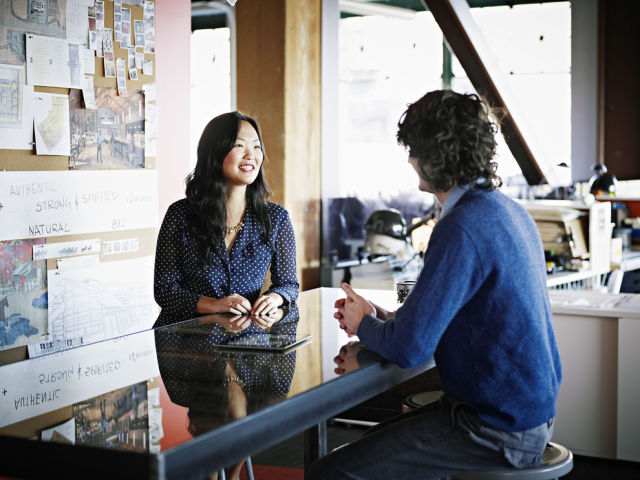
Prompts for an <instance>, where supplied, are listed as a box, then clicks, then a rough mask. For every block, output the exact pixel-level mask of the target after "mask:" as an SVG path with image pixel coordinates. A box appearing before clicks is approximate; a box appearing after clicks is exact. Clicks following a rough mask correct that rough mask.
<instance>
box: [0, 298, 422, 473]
mask: <svg viewBox="0 0 640 480" xmlns="http://www.w3.org/2000/svg"><path fill="white" fill-rule="evenodd" d="M363 293H365V294H366V296H368V297H369V298H371V299H372V300H377V302H378V303H379V304H381V305H383V306H389V307H393V303H394V293H393V292H381V291H366V292H363ZM341 296H342V294H341V291H340V290H339V289H334V288H320V289H315V290H310V291H307V292H303V293H302V294H301V295H300V298H299V300H298V302H297V304H296V307H294V308H290V309H284V310H283V315H282V318H280V319H279V321H277V322H275V323H273V324H272V325H270V326H266V325H264V324H263V323H261V322H260V321H251V320H250V319H238V318H236V319H232V318H230V317H229V316H226V315H212V316H207V317H201V318H199V319H192V320H189V321H186V322H181V323H178V324H174V325H171V326H168V327H162V328H158V329H155V330H149V331H145V332H140V333H136V334H133V335H128V336H126V337H121V338H119V339H112V340H106V341H103V342H98V343H94V344H91V345H85V346H82V347H79V348H75V349H71V350H67V351H64V352H60V353H57V354H51V355H48V356H44V357H40V358H36V359H30V360H24V361H22V362H17V363H13V364H10V365H5V366H2V367H0V387H2V388H3V389H6V390H7V392H6V393H4V394H3V395H2V396H1V397H0V451H2V452H3V454H2V456H3V460H2V462H0V475H6V476H11V477H15V478H34V477H35V478H42V477H44V476H45V475H47V476H48V475H53V476H58V475H59V476H62V477H64V478H118V477H126V478H129V477H136V478H152V479H170V478H171V479H173V478H176V479H177V478H180V479H185V478H193V479H198V480H200V479H203V478H205V477H206V476H208V475H209V474H211V473H212V472H215V471H217V470H219V469H220V468H222V467H224V466H228V465H231V464H233V463H235V462H238V461H239V460H241V459H243V458H245V457H247V456H248V455H252V454H255V453H257V452H260V451H262V450H264V449H266V448H268V447H270V446H272V445H275V444H277V443H279V442H281V441H283V440H286V439H287V438H290V437H292V436H294V435H296V434H299V433H300V432H305V439H306V442H305V443H306V446H305V464H308V463H310V462H312V461H313V460H315V459H316V458H318V457H319V456H321V455H324V454H325V453H326V438H325V427H324V425H325V423H324V422H325V421H326V420H327V419H330V418H332V417H334V416H336V415H337V414H339V413H340V412H343V411H345V410H347V409H349V408H351V407H353V406H355V405H357V404H359V403H361V402H363V401H365V400H367V399H369V398H371V397H373V396H375V395H377V394H379V393H381V392H383V391H385V390H387V389H389V388H390V387H393V386H395V385H397V384H399V383H401V382H404V381H405V380H408V379H410V378H412V377H414V376H416V375H418V374H419V373H421V372H423V371H425V370H427V369H429V368H431V367H432V366H433V364H432V363H431V362H430V363H428V364H425V365H423V366H421V367H417V368H414V369H402V368H399V367H397V366H396V365H393V364H391V363H388V362H386V361H384V360H382V359H380V358H379V357H377V356H375V355H373V354H366V351H363V352H360V353H361V354H360V355H359V356H357V357H355V358H353V359H352V361H350V362H349V363H348V368H347V371H346V372H345V373H344V374H341V375H338V374H336V373H335V372H334V368H335V364H334V362H333V358H334V357H335V356H336V355H337V354H338V352H339V350H340V348H341V347H342V346H343V345H345V344H347V343H348V342H350V341H353V340H354V339H353V338H348V337H347V335H346V334H345V333H344V332H343V331H342V330H340V329H339V327H338V324H337V321H336V320H335V319H334V318H333V313H334V311H335V310H334V308H333V304H334V302H335V300H336V299H337V298H339V297H341ZM262 327H267V328H266V330H265V329H264V328H262ZM307 336H309V337H310V341H308V342H306V343H303V344H301V345H298V346H297V347H295V348H293V349H290V350H287V348H286V347H283V346H282V345H280V343H274V339H277V340H278V342H284V344H283V345H286V344H288V343H290V342H291V341H293V340H294V339H295V338H303V337H307ZM362 353H365V355H362ZM141 381H142V383H140V382H141ZM145 381H146V384H145V383H144V382H145ZM232 384H235V386H233V385H232ZM132 385H133V386H135V387H132ZM141 385H142V386H141ZM145 385H146V386H145ZM238 386H240V387H241V388H242V392H241V395H242V398H243V400H242V401H241V402H238V401H237V397H236V396H233V395H231V392H232V391H234V392H235V391H238V390H237V389H238ZM123 388H124V390H119V389H123ZM233 389H235V390H233ZM116 390H117V391H119V392H122V391H124V392H126V395H125V394H121V395H120V396H119V397H117V398H116V397H114V398H116V400H114V403H115V407H113V408H112V407H108V406H107V403H106V401H103V400H100V402H99V406H98V405H97V404H96V403H95V402H94V403H91V399H95V398H100V399H101V398H103V397H102V396H103V395H104V394H107V393H108V392H113V391H116ZM0 393H1V392H0ZM144 395H148V396H144ZM16 402H17V403H16ZM72 405H75V407H72ZM85 407H86V410H82V409H83V408H85ZM147 407H148V412H147V411H146V410H145V413H146V415H147V417H145V416H143V415H142V414H141V415H140V416H139V415H138V414H139V413H142V411H143V410H144V409H146V408H147ZM98 408H99V410H98ZM92 409H93V410H92ZM152 410H153V411H154V415H151V413H152ZM94 411H95V412H98V411H101V412H102V419H100V418H95V415H93V417H92V416H91V412H94ZM78 412H80V413H82V412H85V415H84V416H83V415H82V414H79V413H78ZM122 412H126V414H121V413H122ZM118 415H119V416H118ZM73 417H75V418H76V420H75V433H76V444H75V445H67V444H64V443H54V442H45V441H40V440H31V439H30V438H33V437H34V436H35V435H36V434H37V432H38V431H40V430H42V429H46V428H50V427H52V426H54V425H56V424H59V423H61V422H63V421H65V420H69V419H70V418H73ZM152 417H153V419H152ZM78 418H81V419H82V420H78ZM145 418H148V420H147V421H148V424H144V421H145ZM160 418H161V420H160ZM154 422H155V423H156V424H155V425H153V423H154ZM145 428H146V430H145ZM140 432H142V433H140ZM160 437H161V438H160ZM80 443H83V444H82V445H81V444H80ZM150 445H151V448H150ZM150 450H151V452H152V453H150Z"/></svg>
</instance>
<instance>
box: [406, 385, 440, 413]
mask: <svg viewBox="0 0 640 480" xmlns="http://www.w3.org/2000/svg"><path fill="white" fill-rule="evenodd" d="M442 395H444V392H443V391H442V390H432V391H429V392H419V393H412V394H411V395H409V396H408V397H407V398H405V399H404V402H402V412H403V413H406V412H408V411H409V410H414V409H416V408H420V407H424V406H425V405H428V404H430V403H433V402H437V401H438V400H439V399H440V397H441V396H442Z"/></svg>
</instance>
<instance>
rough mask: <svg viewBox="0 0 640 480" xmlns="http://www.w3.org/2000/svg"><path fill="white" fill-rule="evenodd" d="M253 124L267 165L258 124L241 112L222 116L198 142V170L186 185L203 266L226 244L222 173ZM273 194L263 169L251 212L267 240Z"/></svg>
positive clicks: (249, 196) (249, 197) (251, 192)
mask: <svg viewBox="0 0 640 480" xmlns="http://www.w3.org/2000/svg"><path fill="white" fill-rule="evenodd" d="M243 120H244V121H245V122H249V124H251V126H252V127H253V128H254V129H255V131H256V133H257V134H258V138H259V139H260V146H261V148H262V153H263V157H264V158H263V162H262V165H264V162H265V161H266V159H267V155H266V153H265V151H264V144H263V142H262V136H261V134H260V128H259V127H258V122H256V121H255V120H254V119H253V118H251V117H249V116H247V115H245V114H243V113H241V112H229V113H223V114H222V115H218V116H217V117H215V118H214V119H213V120H211V121H210V122H209V123H208V124H207V126H206V127H205V128H204V130H203V132H202V135H201V136H200V141H199V142H198V161H197V163H196V168H195V169H194V170H193V172H191V173H190V174H189V175H188V176H187V178H186V180H185V182H186V185H187V188H186V196H187V200H188V202H189V205H190V206H191V214H192V215H191V217H192V223H193V233H194V235H195V237H196V239H197V240H198V244H199V247H200V251H199V254H200V255H199V257H200V261H201V263H203V264H205V265H206V264H208V263H209V260H208V259H209V254H210V253H211V251H212V250H213V249H215V246H216V245H218V244H219V242H220V240H224V231H225V227H226V225H227V203H226V198H227V182H226V179H225V177H224V175H223V173H222V164H223V163H224V159H225V157H226V156H227V154H228V153H229V152H230V151H231V149H232V148H233V146H234V145H235V142H236V139H237V136H238V130H239V129H240V122H241V121H243ZM270 193H271V190H270V189H269V187H268V186H267V183H266V181H265V178H264V174H263V168H262V166H261V167H260V170H259V172H258V176H257V178H256V179H255V181H254V182H253V183H251V184H250V185H248V186H247V193H246V202H247V209H251V210H253V212H254V214H255V215H256V217H257V218H258V221H259V222H260V224H261V225H262V227H263V228H264V233H265V240H266V239H267V238H268V236H269V233H270V232H271V219H270V218H269V212H268V208H267V198H268V196H269V194H270Z"/></svg>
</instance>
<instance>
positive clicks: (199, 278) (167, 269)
mask: <svg viewBox="0 0 640 480" xmlns="http://www.w3.org/2000/svg"><path fill="white" fill-rule="evenodd" d="M267 205H268V212H269V216H270V218H271V225H272V230H271V233H270V235H269V242H268V243H267V242H265V241H264V229H263V227H262V225H261V224H260V222H259V221H258V218H257V216H256V215H255V213H254V212H253V210H252V209H250V208H249V207H247V210H246V212H245V215H244V228H243V229H242V230H240V233H239V234H238V236H237V237H236V240H235V242H234V244H233V246H232V247H231V250H230V251H229V252H228V251H227V249H226V247H225V245H224V240H223V239H220V240H219V245H218V246H217V247H218V248H216V249H215V250H216V251H213V250H214V249H212V252H211V254H210V257H209V265H207V266H206V267H203V266H202V265H201V264H199V262H198V251H199V250H198V244H197V241H196V239H195V238H194V236H193V234H192V233H191V229H190V225H189V224H188V222H189V220H188V215H189V211H190V210H189V209H190V207H189V204H188V203H187V199H186V198H183V199H182V200H178V201H177V202H175V203H173V204H172V205H171V206H170V207H169V209H168V210H167V213H166V215H165V217H164V220H163V222H162V226H161V227H160V232H159V234H158V243H157V246H156V258H155V274H154V296H155V299H156V302H157V303H158V305H160V307H161V308H162V311H161V313H160V316H159V317H158V320H157V321H156V323H155V325H154V326H160V325H166V324H168V323H173V322H177V321H182V320H187V319H189V318H193V317H196V316H197V315H198V314H197V313H196V306H197V304H198V300H199V298H200V297H201V296H207V297H211V298H224V297H227V296H229V295H231V294H233V293H237V294H238V295H242V296H243V297H245V298H246V299H247V300H249V302H251V303H252V304H253V302H255V301H256V299H257V298H258V297H259V296H260V290H261V288H262V285H263V283H264V280H265V277H266V274H267V269H268V268H269V266H271V286H270V287H269V289H268V290H267V292H275V293H277V294H279V295H280V296H281V297H282V298H283V299H284V301H285V304H286V303H291V302H293V301H294V300H295V299H296V298H297V297H298V292H299V289H300V285H299V283H298V278H297V275H296V242H295V236H294V232H293V226H292V225H291V220H290V218H289V214H288V213H287V211H286V210H285V209H284V208H283V207H282V206H280V205H277V204H275V203H272V202H267Z"/></svg>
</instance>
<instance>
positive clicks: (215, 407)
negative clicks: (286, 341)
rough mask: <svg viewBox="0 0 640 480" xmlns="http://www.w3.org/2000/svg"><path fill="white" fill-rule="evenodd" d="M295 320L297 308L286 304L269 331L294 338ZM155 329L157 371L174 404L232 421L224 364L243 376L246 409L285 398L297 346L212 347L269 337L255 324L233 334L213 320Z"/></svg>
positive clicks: (289, 386) (296, 324) (251, 409)
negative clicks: (282, 350) (242, 350)
mask: <svg viewBox="0 0 640 480" xmlns="http://www.w3.org/2000/svg"><path fill="white" fill-rule="evenodd" d="M298 319H299V316H298V309H297V308H296V307H295V306H293V307H291V308H288V309H287V313H286V314H285V316H284V317H283V319H282V320H280V321H279V322H277V323H275V324H274V325H273V326H272V327H271V329H270V332H271V334H277V335H291V336H292V337H293V338H295V335H296V330H297V327H298ZM154 333H155V340H156V351H157V354H158V365H159V368H160V375H161V377H162V381H163V383H164V385H165V387H166V388H167V393H168V394H169V397H170V398H171V401H172V402H174V403H176V404H178V405H182V406H185V407H189V408H191V409H194V410H197V411H200V412H202V413H203V415H208V416H211V417H215V418H219V419H223V420H222V421H223V423H224V422H227V421H231V418H228V412H227V410H228V403H227V401H226V397H227V393H226V392H227V390H228V386H227V384H226V383H225V369H226V367H227V365H228V364H231V365H232V366H233V368H234V370H235V371H236V372H237V374H238V377H239V378H240V379H241V381H242V385H243V386H242V389H243V391H244V392H245V394H246V395H247V400H248V407H249V408H248V411H249V413H251V412H252V411H256V410H259V409H261V408H264V407H266V406H268V405H270V404H272V403H273V401H274V400H277V399H283V398H286V396H287V394H288V393H289V389H290V388H291V381H292V379H293V375H294V372H295V367H296V352H295V351H293V352H289V353H287V354H281V353H278V352H275V353H269V352H265V353H252V352H250V353H238V352H233V353H231V352H228V351H222V350H219V349H218V348H217V347H216V346H217V345H219V344H228V343H234V342H241V341H242V339H246V340H247V341H250V342H251V343H259V339H264V340H265V341H266V342H268V335H269V334H268V333H267V332H266V331H265V330H263V329H261V328H260V327H258V326H256V325H255V324H253V323H252V324H251V325H250V326H249V327H248V328H247V329H246V330H243V331H242V332H236V333H233V332H229V331H227V330H225V329H224V328H223V327H221V326H220V325H218V324H216V323H198V321H197V320H193V321H190V322H185V323H181V324H178V325H172V326H169V327H165V328H158V329H156V330H155V332H154ZM256 337H257V338H258V341H257V342H256V340H255V339H256ZM204 423H207V424H210V423H211V422H204Z"/></svg>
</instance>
